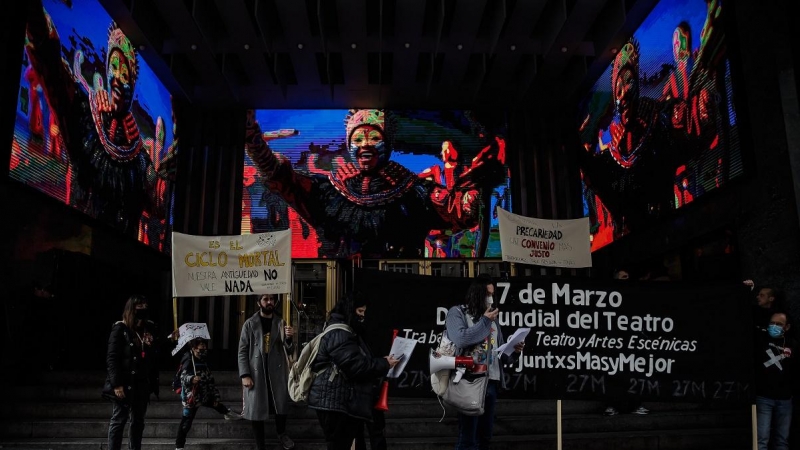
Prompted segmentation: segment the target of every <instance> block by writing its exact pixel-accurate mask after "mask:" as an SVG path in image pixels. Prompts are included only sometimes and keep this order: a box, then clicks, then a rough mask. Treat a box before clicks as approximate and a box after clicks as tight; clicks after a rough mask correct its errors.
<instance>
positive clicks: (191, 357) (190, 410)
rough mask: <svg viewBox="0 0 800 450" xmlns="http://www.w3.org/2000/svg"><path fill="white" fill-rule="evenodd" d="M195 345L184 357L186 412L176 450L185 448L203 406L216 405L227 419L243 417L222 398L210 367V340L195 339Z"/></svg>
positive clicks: (182, 392) (210, 406)
mask: <svg viewBox="0 0 800 450" xmlns="http://www.w3.org/2000/svg"><path fill="white" fill-rule="evenodd" d="M190 345H191V348H190V350H189V351H188V352H185V353H184V355H183V357H182V358H181V374H180V378H181V404H182V405H183V415H182V416H181V423H180V425H179V426H178V437H177V438H176V439H175V450H183V446H184V445H186V436H187V435H188V434H189V430H191V429H192V422H194V418H195V416H196V415H197V411H198V410H199V409H200V407H201V406H205V407H208V408H213V409H214V410H216V411H217V412H218V413H220V414H222V415H223V417H225V420H239V419H241V418H242V416H241V415H240V414H237V413H235V412H233V411H232V410H231V409H230V408H228V407H227V406H225V405H224V404H222V402H220V401H219V390H218V389H217V385H216V382H215V381H214V375H213V374H212V373H211V370H210V369H209V368H208V362H207V358H208V343H207V342H206V340H205V339H201V338H198V339H194V340H192V341H191V344H190Z"/></svg>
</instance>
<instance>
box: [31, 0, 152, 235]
mask: <svg viewBox="0 0 800 450" xmlns="http://www.w3.org/2000/svg"><path fill="white" fill-rule="evenodd" d="M61 47H62V43H61V39H60V38H59V35H58V32H57V31H56V29H55V27H54V25H53V23H52V21H51V19H50V17H49V16H48V15H47V13H46V12H45V10H44V8H43V6H42V3H41V0H33V1H30V2H28V26H27V42H26V51H27V54H28V59H29V60H30V64H31V67H32V68H33V70H34V71H35V72H36V73H37V74H38V75H39V77H40V79H41V81H42V86H43V88H44V93H45V97H46V98H47V101H48V104H49V105H50V106H51V107H52V111H51V114H54V115H55V116H56V117H57V122H58V131H59V132H60V136H61V138H62V139H63V142H64V145H65V147H66V150H67V154H68V155H69V159H70V170H71V171H74V179H75V180H74V181H75V183H73V182H72V180H71V179H68V180H67V185H68V190H69V192H67V201H68V202H69V203H71V204H73V205H75V206H76V207H78V208H79V209H80V210H82V211H84V212H86V213H88V214H90V215H92V216H93V217H95V218H98V219H101V220H104V221H107V222H110V223H112V224H114V225H116V226H117V227H118V228H119V229H120V230H122V231H123V232H124V233H126V234H129V235H134V236H136V235H137V234H138V232H139V224H140V220H141V216H142V212H143V211H146V210H147V211H151V212H152V214H150V215H151V216H158V217H163V216H164V204H163V197H161V196H158V195H157V193H158V192H163V191H164V184H165V183H166V179H167V175H166V174H158V173H157V171H156V169H155V168H154V166H153V161H152V160H151V157H150V155H149V154H148V153H150V150H151V148H152V147H153V146H155V145H156V144H158V145H159V147H158V148H163V142H159V143H156V142H155V140H154V139H145V138H143V137H142V136H141V135H140V131H139V126H138V124H137V123H136V119H135V118H134V116H133V113H132V111H131V108H132V106H133V97H134V88H135V86H136V81H137V79H138V76H139V62H138V59H137V55H136V51H135V49H134V47H133V45H132V44H131V42H130V40H129V39H128V38H127V37H126V36H125V34H124V33H123V32H122V30H121V29H120V28H119V27H118V26H117V25H116V24H115V23H112V24H111V26H110V27H109V30H108V49H107V52H106V59H105V64H106V66H105V80H106V86H104V85H103V81H102V77H101V76H100V75H99V74H95V77H94V81H93V85H92V86H90V85H89V82H88V81H87V80H86V79H85V78H84V76H83V74H82V66H83V62H84V53H83V52H82V51H81V50H77V51H76V52H75V55H74V60H73V62H72V64H73V66H72V69H73V70H70V67H69V66H68V64H67V62H66V61H64V60H63V59H62V54H61V51H62V48H61ZM158 122H161V129H156V136H155V138H156V139H158V138H159V136H161V139H163V121H158ZM67 176H68V177H69V176H70V172H68V175H67Z"/></svg>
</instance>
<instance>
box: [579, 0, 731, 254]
mask: <svg viewBox="0 0 800 450" xmlns="http://www.w3.org/2000/svg"><path fill="white" fill-rule="evenodd" d="M723 8H724V3H722V2H720V1H717V0H714V1H704V0H664V1H661V2H658V4H657V5H656V6H655V7H654V9H653V11H652V12H651V13H650V14H649V15H648V17H647V18H646V19H645V21H644V22H643V23H642V24H641V26H640V27H639V28H638V29H637V31H636V32H635V33H634V34H633V37H632V38H631V39H630V40H629V41H628V42H627V43H626V44H625V45H624V46H623V47H622V48H621V49H619V50H618V51H617V53H616V56H615V58H614V61H613V62H612V64H611V65H610V66H609V67H608V69H607V70H606V71H605V72H604V73H603V75H602V76H601V77H600V78H599V79H598V80H597V82H596V83H595V84H594V86H593V88H592V89H591V90H590V92H589V93H588V94H587V95H586V96H585V97H584V98H583V100H582V101H581V103H580V107H579V111H578V114H579V117H578V127H577V128H578V130H579V133H580V138H581V144H582V148H581V149H579V150H578V154H579V161H580V162H579V164H580V166H581V176H582V181H583V188H584V199H583V200H584V212H585V215H587V216H588V217H589V218H590V223H591V234H592V250H596V249H599V248H601V247H603V246H605V245H607V244H609V243H611V242H613V241H615V240H617V239H619V238H621V237H622V236H625V235H627V234H629V233H632V232H635V231H636V230H639V229H643V228H645V227H647V226H648V225H650V224H651V223H653V222H654V221H656V220H659V219H661V218H663V217H666V216H668V215H669V214H671V213H672V212H673V211H675V210H677V209H678V208H681V207H683V206H685V205H687V204H689V203H691V202H693V201H694V200H696V199H697V198H699V197H701V196H703V195H704V194H705V193H707V192H709V191H713V190H715V189H717V188H720V187H722V186H724V185H725V184H726V183H727V182H729V181H730V180H732V179H734V178H736V177H738V176H740V175H742V174H743V173H744V170H743V165H742V158H741V148H740V147H741V145H740V137H739V136H740V130H739V126H738V122H737V117H736V116H737V114H736V109H735V107H734V98H733V96H734V90H733V88H734V86H733V83H732V80H731V67H730V61H729V49H728V42H729V40H728V39H726V34H725V27H726V23H725V17H726V14H724V13H725V10H723Z"/></svg>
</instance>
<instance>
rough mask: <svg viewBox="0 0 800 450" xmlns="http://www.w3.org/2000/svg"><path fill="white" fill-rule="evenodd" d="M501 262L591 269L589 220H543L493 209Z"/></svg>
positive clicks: (586, 218)
mask: <svg viewBox="0 0 800 450" xmlns="http://www.w3.org/2000/svg"><path fill="white" fill-rule="evenodd" d="M497 217H498V222H499V224H500V251H501V252H502V254H503V261H508V262H514V263H522V264H533V265H538V266H548V267H567V268H578V267H592V249H591V242H590V241H589V218H588V217H584V218H581V219H571V220H545V219H534V218H531V217H525V216H520V215H517V214H512V213H510V212H508V211H506V210H504V209H503V208H500V207H498V208H497Z"/></svg>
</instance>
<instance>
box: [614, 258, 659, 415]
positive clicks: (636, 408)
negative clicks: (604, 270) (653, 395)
mask: <svg viewBox="0 0 800 450" xmlns="http://www.w3.org/2000/svg"><path fill="white" fill-rule="evenodd" d="M651 273H652V271H649V272H647V273H646V274H645V275H644V276H643V277H641V278H639V279H640V280H650V279H651V278H650V275H651ZM613 278H614V279H615V280H630V278H631V274H630V272H629V271H628V270H627V269H624V268H620V269H617V270H615V271H614V276H613ZM623 403H624V402H621V401H619V400H618V399H612V401H609V402H608V403H607V404H606V409H605V410H603V415H604V416H616V415H617V414H619V412H620V410H628V409H629V408H626V407H625V406H629V407H630V412H631V414H635V415H637V416H645V415H647V414H650V410H649V409H647V408H645V407H644V406H642V403H641V401H640V400H636V401H635V402H634V404H633V405H623Z"/></svg>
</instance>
